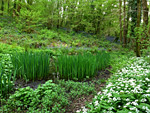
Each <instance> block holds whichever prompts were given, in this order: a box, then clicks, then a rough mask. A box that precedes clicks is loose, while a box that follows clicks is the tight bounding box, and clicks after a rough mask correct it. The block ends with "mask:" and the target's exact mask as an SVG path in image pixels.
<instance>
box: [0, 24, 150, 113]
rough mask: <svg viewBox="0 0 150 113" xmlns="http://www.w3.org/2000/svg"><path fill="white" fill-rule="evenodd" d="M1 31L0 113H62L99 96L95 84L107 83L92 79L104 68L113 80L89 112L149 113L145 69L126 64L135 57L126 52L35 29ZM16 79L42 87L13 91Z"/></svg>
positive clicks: (95, 40)
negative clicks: (85, 98) (43, 81)
mask: <svg viewBox="0 0 150 113" xmlns="http://www.w3.org/2000/svg"><path fill="white" fill-rule="evenodd" d="M5 26H6V23H5V24H1V25H0V27H1V28H0V75H1V76H0V102H1V103H0V112H2V113H3V112H8V113H9V112H11V113H16V112H17V113H22V112H27V113H28V112H29V113H31V112H33V113H37V112H39V113H49V112H50V113H63V112H64V113H65V112H66V111H67V110H68V108H69V107H70V106H71V104H72V102H73V101H74V100H76V99H79V98H84V97H85V96H88V95H92V96H93V97H94V95H96V93H98V92H96V91H98V90H97V89H96V88H97V87H96V84H99V85H100V84H103V85H104V84H105V82H106V80H105V79H103V77H102V78H99V79H97V78H98V77H100V76H99V73H102V75H103V73H104V70H105V69H107V70H109V72H111V73H112V74H113V75H112V77H111V78H110V79H109V80H108V82H107V85H106V88H104V90H103V93H102V94H101V95H98V96H96V97H95V98H94V99H93V102H92V104H89V105H88V106H87V108H88V112H107V111H110V112H111V111H112V112H121V113H123V112H128V111H129V110H136V111H139V112H144V109H145V110H147V112H148V109H149V105H148V104H149V103H150V100H149V96H147V97H144V96H145V95H144V94H146V95H147V94H149V92H148V91H149V89H148V86H149V83H148V81H149V79H150V78H149V71H148V70H149V66H148V65H149V64H148V63H144V62H145V61H144V60H141V59H137V58H134V59H130V57H132V56H134V53H133V52H132V51H130V50H129V49H128V48H126V49H124V48H122V47H121V46H120V45H119V44H115V43H110V42H109V41H106V40H105V38H104V37H102V36H101V37H98V36H96V35H91V34H88V33H76V32H74V31H69V32H68V31H65V30H62V29H57V30H49V29H36V32H33V33H30V34H29V33H26V32H20V31H19V30H18V29H17V28H15V27H14V25H13V24H11V25H10V26H8V27H5ZM149 59H150V58H149V57H146V60H147V61H150V60H149ZM137 60H139V61H137ZM128 61H129V62H128ZM132 63H133V64H132ZM129 64H130V65H129ZM126 66H127V67H126ZM131 66H132V67H131ZM124 67H126V68H124ZM118 70H121V71H118ZM133 75H135V76H136V77H135V76H133ZM138 75H141V76H138ZM106 76H108V74H107V73H106ZM18 79H21V80H22V81H25V83H28V82H33V81H37V80H39V81H40V80H46V83H44V84H39V86H38V87H37V88H36V89H32V88H30V87H24V88H22V87H21V88H18V87H17V88H16V83H15V82H16V81H17V80H18ZM139 85H140V86H139ZM126 86H127V87H126ZM137 87H138V88H137ZM135 88H137V90H136V89H135ZM100 89H101V88H100ZM101 90H102V89H101ZM139 90H140V91H141V93H136V91H139ZM117 91H118V92H119V94H118V92H117ZM116 92H117V93H116ZM129 92H131V93H129ZM111 93H112V94H111ZM126 97H128V99H126ZM107 100H109V103H108V101H107ZM126 104H127V105H126ZM143 106H145V107H143ZM135 107H136V108H135ZM84 110H86V109H84ZM133 112H134V111H133Z"/></svg>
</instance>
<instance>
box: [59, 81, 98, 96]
mask: <svg viewBox="0 0 150 113" xmlns="http://www.w3.org/2000/svg"><path fill="white" fill-rule="evenodd" d="M57 82H58V83H57V84H58V85H60V86H61V87H64V89H65V91H66V92H67V93H68V94H69V98H71V99H76V98H78V97H81V96H83V95H86V96H88V95H90V94H93V95H95V94H96V90H95V87H94V85H93V84H88V83H86V82H83V83H81V82H74V81H71V80H69V81H64V80H59V81H57Z"/></svg>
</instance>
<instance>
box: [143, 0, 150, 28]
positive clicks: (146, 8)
mask: <svg viewBox="0 0 150 113" xmlns="http://www.w3.org/2000/svg"><path fill="white" fill-rule="evenodd" d="M142 6H143V21H144V24H145V25H148V10H149V9H148V6H147V0H142Z"/></svg>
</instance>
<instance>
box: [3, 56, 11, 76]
mask: <svg viewBox="0 0 150 113" xmlns="http://www.w3.org/2000/svg"><path fill="white" fill-rule="evenodd" d="M1 63H2V65H3V67H2V68H3V71H4V72H3V74H5V75H7V74H8V75H9V74H11V73H12V71H13V65H12V61H11V56H10V54H2V60H1Z"/></svg>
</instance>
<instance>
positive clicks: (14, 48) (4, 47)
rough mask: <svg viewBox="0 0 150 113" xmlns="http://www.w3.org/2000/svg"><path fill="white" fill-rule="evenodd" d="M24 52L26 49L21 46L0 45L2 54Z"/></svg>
mask: <svg viewBox="0 0 150 113" xmlns="http://www.w3.org/2000/svg"><path fill="white" fill-rule="evenodd" d="M22 51H24V48H21V47H19V46H16V45H9V44H5V43H0V53H3V54H12V53H13V52H22Z"/></svg>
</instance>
